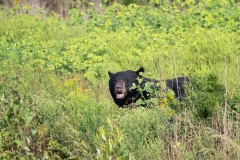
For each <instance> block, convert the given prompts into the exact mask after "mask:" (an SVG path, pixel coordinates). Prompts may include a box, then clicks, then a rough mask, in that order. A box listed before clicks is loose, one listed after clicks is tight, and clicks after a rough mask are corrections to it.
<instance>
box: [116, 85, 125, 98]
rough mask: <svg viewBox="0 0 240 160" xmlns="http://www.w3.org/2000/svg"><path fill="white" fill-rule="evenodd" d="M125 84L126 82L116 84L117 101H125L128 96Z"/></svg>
mask: <svg viewBox="0 0 240 160" xmlns="http://www.w3.org/2000/svg"><path fill="white" fill-rule="evenodd" d="M123 82H124V81H120V82H118V83H116V84H115V87H114V89H115V95H116V98H117V99H123V98H125V96H126V95H127V93H126V89H125V83H123Z"/></svg>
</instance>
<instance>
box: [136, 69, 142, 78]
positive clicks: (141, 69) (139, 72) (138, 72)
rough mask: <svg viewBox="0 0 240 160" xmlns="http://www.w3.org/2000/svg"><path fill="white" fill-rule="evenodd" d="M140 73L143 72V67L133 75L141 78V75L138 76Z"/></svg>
mask: <svg viewBox="0 0 240 160" xmlns="http://www.w3.org/2000/svg"><path fill="white" fill-rule="evenodd" d="M140 72H144V68H143V67H141V68H139V70H137V71H136V72H135V73H136V74H137V76H140V77H141V75H140V74H139V73H140Z"/></svg>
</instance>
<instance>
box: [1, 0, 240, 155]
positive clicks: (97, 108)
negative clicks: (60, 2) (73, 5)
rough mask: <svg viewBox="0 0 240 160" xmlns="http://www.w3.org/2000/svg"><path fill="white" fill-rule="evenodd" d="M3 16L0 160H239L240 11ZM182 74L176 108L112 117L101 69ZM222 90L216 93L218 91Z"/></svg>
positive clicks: (168, 100) (137, 9)
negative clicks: (186, 80) (185, 79)
mask: <svg viewBox="0 0 240 160" xmlns="http://www.w3.org/2000/svg"><path fill="white" fill-rule="evenodd" d="M187 2H188V3H184V6H185V9H184V10H182V11H180V10H178V8H177V7H174V6H173V7H172V8H168V7H167V6H164V5H163V6H161V7H159V8H153V7H151V6H149V7H148V6H137V5H133V4H132V5H129V6H128V7H126V6H122V5H119V4H113V5H112V6H109V7H108V8H106V12H105V14H104V15H103V16H100V15H98V14H97V13H95V12H94V11H93V10H90V11H89V13H88V14H89V17H90V18H89V19H88V20H83V15H82V14H81V13H80V12H79V11H78V10H76V9H72V10H71V11H70V12H69V16H68V17H67V18H66V19H59V17H58V15H56V14H52V15H48V16H46V15H45V14H44V12H43V11H41V10H38V11H37V10H32V9H31V8H29V7H27V6H25V7H23V8H22V10H21V14H18V12H19V11H18V8H15V9H8V8H2V9H1V11H0V21H1V23H0V63H1V65H0V159H240V147H239V146H240V124H239V123H240V81H239V78H240V77H239V75H240V59H239V58H240V5H239V4H238V3H236V4H235V5H233V6H232V5H230V3H228V2H227V1H219V2H214V1H213V2H212V1H207V2H208V3H199V5H197V6H194V5H192V4H191V3H190V1H187ZM141 66H142V67H144V68H145V73H144V76H145V77H149V78H156V79H168V78H174V77H177V76H183V75H184V76H189V77H191V78H192V80H193V84H192V85H193V86H194V89H193V90H192V91H189V94H188V97H187V98H186V101H184V102H183V103H179V102H177V101H175V100H174V98H173V97H171V96H169V95H168V94H167V93H164V94H163V96H162V97H161V98H158V99H156V101H155V102H156V103H154V104H151V105H150V106H149V108H143V107H140V106H139V107H136V109H128V108H125V109H119V108H118V107H117V106H116V105H115V104H114V102H113V100H112V98H111V96H110V93H109V90H108V80H109V78H108V74H107V72H108V71H111V72H117V71H121V70H128V69H131V70H137V69H138V68H139V67H141ZM222 88H225V89H224V92H223V89H222Z"/></svg>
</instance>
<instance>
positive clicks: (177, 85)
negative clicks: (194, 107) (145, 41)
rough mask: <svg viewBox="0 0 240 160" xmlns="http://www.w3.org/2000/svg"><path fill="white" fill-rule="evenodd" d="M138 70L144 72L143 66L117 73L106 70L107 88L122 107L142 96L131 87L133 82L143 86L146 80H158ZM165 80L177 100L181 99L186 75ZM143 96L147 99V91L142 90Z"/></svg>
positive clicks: (155, 81)
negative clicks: (145, 76)
mask: <svg viewBox="0 0 240 160" xmlns="http://www.w3.org/2000/svg"><path fill="white" fill-rule="evenodd" d="M140 72H144V68H143V67H141V68H140V69H139V70H137V71H132V70H127V71H121V72H117V73H115V74H114V73H111V72H110V71H108V75H109V77H110V80H109V90H110V93H111V95H112V98H113V100H114V102H115V103H116V104H117V105H118V106H119V107H123V106H124V105H127V104H130V103H134V102H136V101H137V100H138V99H140V98H142V95H141V93H139V92H138V91H137V89H131V90H130V88H131V86H132V85H133V84H136V85H139V86H140V87H143V86H144V84H145V83H146V82H153V83H155V84H156V83H158V82H159V81H157V80H154V79H149V78H144V77H142V76H141V75H140ZM138 78H140V79H142V82H141V84H139V82H138ZM165 81H166V86H167V87H168V88H170V89H172V90H173V91H174V93H175V96H176V98H178V100H179V101H182V100H183V97H184V95H185V89H184V86H183V84H184V82H185V81H189V79H188V78H187V77H178V78H174V79H168V80H165ZM142 94H143V96H144V98H145V99H148V96H147V95H148V93H147V92H146V91H143V93H142Z"/></svg>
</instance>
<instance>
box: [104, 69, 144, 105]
mask: <svg viewBox="0 0 240 160" xmlns="http://www.w3.org/2000/svg"><path fill="white" fill-rule="evenodd" d="M140 72H144V68H143V67H141V68H140V69H139V70H137V71H132V70H127V71H121V72H117V73H111V72H110V71H109V72H108V75H109V77H110V80H109V89H110V92H111V95H112V97H113V99H114V100H115V102H116V101H119V103H120V102H122V103H124V104H125V103H127V102H126V101H128V98H132V97H131V95H132V94H133V93H132V92H134V91H132V90H131V91H130V88H131V86H132V85H133V83H135V84H138V80H137V78H140V77H141V75H140ZM116 103H117V102H116ZM118 105H119V104H118Z"/></svg>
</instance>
